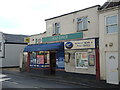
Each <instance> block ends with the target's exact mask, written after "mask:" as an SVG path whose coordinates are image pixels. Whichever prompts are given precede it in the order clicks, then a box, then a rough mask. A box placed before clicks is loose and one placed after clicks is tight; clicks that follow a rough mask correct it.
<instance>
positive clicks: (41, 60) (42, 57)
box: [37, 55, 44, 64]
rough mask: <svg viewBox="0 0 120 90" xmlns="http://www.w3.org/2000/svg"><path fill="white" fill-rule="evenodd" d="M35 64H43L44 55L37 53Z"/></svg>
mask: <svg viewBox="0 0 120 90" xmlns="http://www.w3.org/2000/svg"><path fill="white" fill-rule="evenodd" d="M37 64H44V55H37Z"/></svg>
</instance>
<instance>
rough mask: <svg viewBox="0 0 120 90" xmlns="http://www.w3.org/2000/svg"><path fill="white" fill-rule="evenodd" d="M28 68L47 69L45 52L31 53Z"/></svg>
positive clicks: (47, 59)
mask: <svg viewBox="0 0 120 90" xmlns="http://www.w3.org/2000/svg"><path fill="white" fill-rule="evenodd" d="M30 66H31V67H35V68H36V67H37V68H49V53H48V52H47V51H44V52H43V51H39V52H31V53H30Z"/></svg>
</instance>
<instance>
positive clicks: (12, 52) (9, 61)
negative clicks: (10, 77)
mask: <svg viewBox="0 0 120 90" xmlns="http://www.w3.org/2000/svg"><path fill="white" fill-rule="evenodd" d="M25 46H26V45H20V44H5V58H3V59H2V67H10V66H19V61H20V53H21V52H23V49H24V47H25Z"/></svg>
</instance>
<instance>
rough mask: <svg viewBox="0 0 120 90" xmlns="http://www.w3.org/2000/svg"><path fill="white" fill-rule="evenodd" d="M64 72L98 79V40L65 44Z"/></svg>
mask: <svg viewBox="0 0 120 90" xmlns="http://www.w3.org/2000/svg"><path fill="white" fill-rule="evenodd" d="M64 47H65V62H66V63H65V71H66V72H72V73H80V74H91V75H96V79H98V80H99V78H100V70H99V69H100V67H99V52H98V39H97V38H95V39H84V40H77V41H69V42H65V44H64Z"/></svg>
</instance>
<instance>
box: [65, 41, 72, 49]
mask: <svg viewBox="0 0 120 90" xmlns="http://www.w3.org/2000/svg"><path fill="white" fill-rule="evenodd" d="M65 47H66V48H68V49H71V48H72V47H73V43H71V42H67V43H66V44H65Z"/></svg>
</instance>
